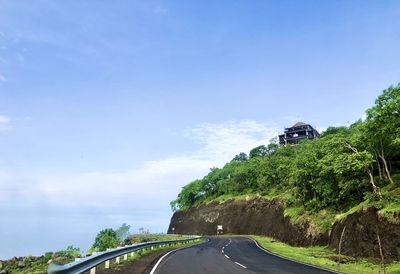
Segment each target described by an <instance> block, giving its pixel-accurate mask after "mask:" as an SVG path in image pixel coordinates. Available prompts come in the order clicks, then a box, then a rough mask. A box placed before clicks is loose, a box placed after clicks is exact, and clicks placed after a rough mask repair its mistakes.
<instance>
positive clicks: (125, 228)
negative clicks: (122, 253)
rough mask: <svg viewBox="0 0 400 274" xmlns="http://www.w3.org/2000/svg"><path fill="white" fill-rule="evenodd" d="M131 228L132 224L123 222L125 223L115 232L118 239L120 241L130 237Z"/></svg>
mask: <svg viewBox="0 0 400 274" xmlns="http://www.w3.org/2000/svg"><path fill="white" fill-rule="evenodd" d="M130 229H131V226H130V225H127V224H125V223H123V224H122V225H121V226H120V227H119V228H118V229H117V230H116V231H115V233H116V234H117V239H118V240H119V241H120V242H122V241H124V240H126V239H127V238H128V237H129V235H130V232H129V230H130Z"/></svg>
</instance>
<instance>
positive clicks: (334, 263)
mask: <svg viewBox="0 0 400 274" xmlns="http://www.w3.org/2000/svg"><path fill="white" fill-rule="evenodd" d="M251 238H253V239H255V240H256V241H257V242H258V243H259V244H260V245H261V246H262V247H264V248H265V249H267V250H268V251H271V252H272V253H276V254H279V255H282V256H284V257H287V258H289V259H293V260H296V261H300V262H304V263H308V264H312V265H315V266H320V267H324V268H329V269H332V270H336V271H339V272H344V273H348V274H360V273H363V274H376V273H383V269H382V267H381V265H380V262H379V260H376V261H371V260H362V259H355V258H353V257H349V256H343V255H341V256H339V255H338V254H336V253H335V252H334V251H332V250H331V249H329V248H327V247H323V246H311V247H293V246H290V245H287V244H284V243H281V242H278V241H275V240H274V239H272V238H270V237H264V236H256V235H252V236H251ZM338 262H341V263H340V264H339V263H338ZM386 272H387V273H400V262H395V263H392V264H390V265H388V266H386Z"/></svg>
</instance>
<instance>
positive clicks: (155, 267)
mask: <svg viewBox="0 0 400 274" xmlns="http://www.w3.org/2000/svg"><path fill="white" fill-rule="evenodd" d="M209 241H210V239H208V240H207V242H206V243H208V242H209ZM186 248H188V247H181V248H177V249H174V250H171V251H170V252H168V253H166V254H164V256H162V257H161V258H160V259H159V260H158V261H157V263H156V264H155V265H154V267H153V268H152V269H151V271H150V274H154V273H155V272H156V269H157V267H158V266H159V265H160V263H161V261H162V260H163V259H164V258H165V257H167V256H168V255H169V254H171V253H173V252H175V251H178V250H181V249H186Z"/></svg>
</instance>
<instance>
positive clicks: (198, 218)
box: [168, 198, 329, 246]
mask: <svg viewBox="0 0 400 274" xmlns="http://www.w3.org/2000/svg"><path fill="white" fill-rule="evenodd" d="M283 212H284V206H283V204H282V203H281V202H280V201H277V200H273V201H266V200H265V199H262V198H256V199H252V200H249V201H245V200H243V201H228V202H225V203H222V204H219V203H217V202H213V203H210V204H207V205H201V206H199V207H196V208H191V209H189V210H188V211H185V212H175V213H174V215H173V216H172V219H171V223H170V226H169V229H168V232H169V233H177V234H197V235H214V234H217V225H222V226H223V232H224V233H232V234H256V235H266V236H270V237H274V238H275V239H277V240H280V241H283V242H286V243H289V244H291V245H294V246H306V245H310V244H327V243H328V239H329V236H328V234H316V232H315V231H314V230H313V229H312V227H311V226H310V225H309V224H307V223H303V224H292V223H291V222H290V220H289V218H287V217H285V216H284V214H283Z"/></svg>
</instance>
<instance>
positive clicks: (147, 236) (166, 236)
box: [129, 234, 187, 244]
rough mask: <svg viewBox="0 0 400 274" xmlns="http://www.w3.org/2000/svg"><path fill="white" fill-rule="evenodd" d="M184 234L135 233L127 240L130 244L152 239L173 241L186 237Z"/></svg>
mask: <svg viewBox="0 0 400 274" xmlns="http://www.w3.org/2000/svg"><path fill="white" fill-rule="evenodd" d="M186 238H187V236H185V235H175V234H135V235H132V236H130V237H129V241H130V242H131V243H132V244H137V243H145V242H152V241H173V240H182V239H186Z"/></svg>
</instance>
